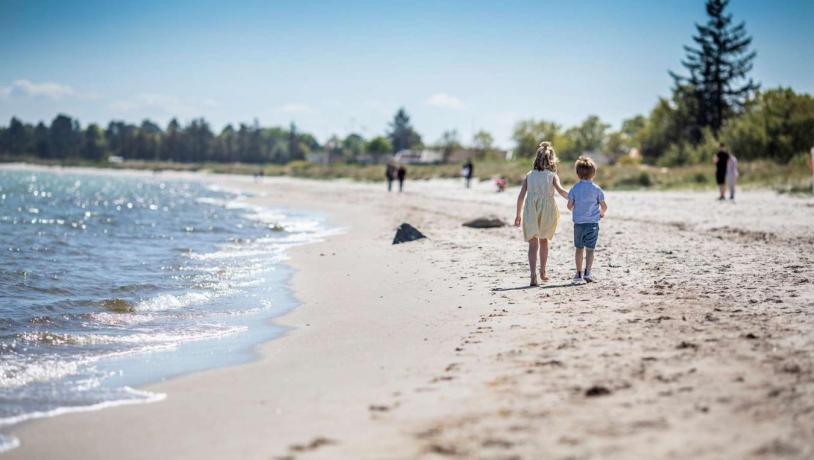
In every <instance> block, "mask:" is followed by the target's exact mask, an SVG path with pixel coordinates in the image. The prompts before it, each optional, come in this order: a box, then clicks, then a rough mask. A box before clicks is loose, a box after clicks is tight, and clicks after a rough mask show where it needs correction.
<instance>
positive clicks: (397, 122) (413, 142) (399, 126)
mask: <svg viewBox="0 0 814 460" xmlns="http://www.w3.org/2000/svg"><path fill="white" fill-rule="evenodd" d="M387 137H389V138H390V143H391V144H392V145H393V151H394V152H396V153H398V152H399V151H401V150H404V149H409V148H412V147H416V146H419V145H421V136H419V135H418V133H417V132H415V130H414V129H413V127H412V126H411V125H410V116H409V115H407V112H406V111H405V110H404V109H403V108H401V109H399V110H398V112H396V115H395V116H394V117H393V121H392V122H390V132H389V133H388V134H387Z"/></svg>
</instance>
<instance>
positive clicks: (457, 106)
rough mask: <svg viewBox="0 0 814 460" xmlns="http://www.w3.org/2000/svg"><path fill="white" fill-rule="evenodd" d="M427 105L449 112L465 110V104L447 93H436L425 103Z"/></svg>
mask: <svg viewBox="0 0 814 460" xmlns="http://www.w3.org/2000/svg"><path fill="white" fill-rule="evenodd" d="M424 102H425V103H426V104H427V105H430V106H433V107H438V108H440V109H448V110H463V108H464V103H463V101H461V100H460V99H458V98H457V97H455V96H452V95H449V94H447V93H435V94H433V95H432V96H430V97H428V98H427V100H426V101H424Z"/></svg>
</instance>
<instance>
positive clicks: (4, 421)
mask: <svg viewBox="0 0 814 460" xmlns="http://www.w3.org/2000/svg"><path fill="white" fill-rule="evenodd" d="M122 390H123V391H124V392H125V393H128V394H130V395H132V396H133V398H132V399H118V400H112V401H102V402H99V403H95V404H88V405H85V406H66V407H57V408H54V409H50V410H46V411H36V412H27V413H25V414H20V415H14V416H11V417H3V418H0V426H9V425H16V424H18V423H20V422H24V421H26V420H32V419H35V418H44V417H55V416H57V415H62V414H69V413H72V412H90V411H95V410H99V409H105V408H108V407H116V406H125V405H129V404H146V403H152V402H158V401H162V400H164V399H166V398H167V395H166V394H165V393H152V392H149V391H144V390H136V389H135V388H131V387H127V386H126V387H122Z"/></svg>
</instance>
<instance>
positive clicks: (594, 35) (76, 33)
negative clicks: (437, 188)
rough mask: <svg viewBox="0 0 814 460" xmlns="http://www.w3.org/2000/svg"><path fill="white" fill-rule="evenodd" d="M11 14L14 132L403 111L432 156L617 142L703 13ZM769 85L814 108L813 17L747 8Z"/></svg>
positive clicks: (625, 5)
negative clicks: (64, 124) (522, 136)
mask: <svg viewBox="0 0 814 460" xmlns="http://www.w3.org/2000/svg"><path fill="white" fill-rule="evenodd" d="M231 3H233V4H230V2H207V1H198V2H186V1H171V2H165V1H151V0H146V1H140V2H112V1H111V2H99V1H88V2H69V1H25V0H23V1H6V0H0V62H2V65H0V123H2V124H7V123H8V121H7V120H8V119H9V118H10V117H11V116H12V115H16V116H18V117H21V118H22V119H24V120H26V121H32V122H33V121H38V120H41V119H44V120H50V119H51V118H53V116H54V115H55V114H56V113H58V112H62V113H67V114H70V115H73V116H75V117H77V118H79V120H80V121H81V122H82V123H83V125H85V124H87V123H89V122H98V123H106V122H107V121H109V120H111V119H123V120H128V121H134V122H138V121H140V120H142V119H144V118H150V119H153V120H155V121H157V122H160V123H161V124H162V125H163V124H165V123H166V122H167V121H168V120H169V119H170V118H172V117H173V116H175V117H178V118H179V119H180V120H182V121H188V120H190V119H192V118H193V117H197V116H204V117H205V118H206V119H207V120H209V121H210V122H211V123H212V125H213V128H214V129H215V130H219V129H220V128H221V127H222V126H224V125H225V124H226V123H238V122H251V121H252V120H253V119H255V118H257V119H258V120H259V122H260V123H261V124H262V125H287V124H288V123H289V122H291V121H295V122H296V123H297V124H298V125H299V126H300V128H301V129H302V130H306V131H310V132H313V133H315V134H316V135H317V136H318V137H319V138H320V140H325V139H326V138H327V137H328V136H330V135H331V134H332V133H336V134H339V135H346V134H348V133H349V132H351V131H356V132H360V133H362V134H363V135H365V136H366V137H367V136H373V135H376V134H380V133H383V132H384V131H385V130H386V129H387V123H388V121H389V120H390V119H391V118H392V115H393V113H394V112H395V111H396V109H397V108H398V107H400V106H403V107H405V108H406V109H407V111H408V113H409V114H410V115H411V116H412V119H413V122H414V125H415V126H416V128H417V129H418V130H419V132H420V133H421V134H422V135H423V137H424V139H425V141H429V142H432V141H435V140H437V139H438V138H439V137H440V135H441V133H442V132H443V131H444V130H447V129H457V130H458V132H459V133H460V135H461V138H462V139H463V140H464V141H468V140H469V139H470V138H471V134H472V132H473V130H478V129H486V130H487V131H490V132H492V133H493V134H494V136H495V138H496V139H497V140H498V143H499V144H501V145H504V146H508V145H510V141H509V136H510V134H511V128H512V126H513V124H514V123H515V122H516V121H518V120H520V119H523V118H529V117H535V118H545V119H548V120H554V121H556V122H559V123H562V124H564V125H572V124H576V123H578V122H579V121H580V120H582V119H584V118H585V117H586V116H587V115H589V114H597V115H599V116H600V117H601V118H603V119H604V120H606V121H608V122H610V123H612V124H613V125H614V126H618V124H619V123H620V122H621V120H623V119H625V118H627V117H630V116H632V115H635V114H637V113H645V112H647V111H648V110H649V109H650V108H651V107H652V106H653V105H654V104H655V102H656V99H657V97H659V96H664V95H667V94H669V88H670V86H671V84H672V82H671V79H670V77H669V76H668V74H667V70H668V69H673V70H681V69H680V65H679V61H680V59H681V58H682V56H683V51H682V45H683V44H687V43H690V37H691V35H692V34H693V32H694V27H693V23H694V22H697V21H703V20H704V7H703V1H702V0H694V1H672V2H667V1H634V0H616V1H598V0H597V1H570V2H566V1H561V2H548V1H507V2H492V1H433V2H421V1H404V2H400V1H381V2H372V1H370V2H368V1H357V2H338V1H287V2H271V1H258V2H251V1H241V2H231ZM730 12H732V13H733V14H734V15H735V19H736V20H744V21H746V25H747V30H748V31H749V32H750V33H751V34H752V35H753V36H754V48H755V49H756V50H757V51H758V58H757V60H756V62H755V70H754V72H753V76H754V77H755V78H756V79H757V80H759V81H760V82H761V83H762V84H763V87H764V88H769V87H775V86H778V85H783V86H791V87H792V88H794V89H795V90H798V91H803V92H808V93H814V51H812V44H814V28H812V26H811V24H812V23H814V2H812V1H810V0H802V1H793V0H786V1H783V2H773V1H769V0H765V1H757V0H733V1H732V3H731V5H730Z"/></svg>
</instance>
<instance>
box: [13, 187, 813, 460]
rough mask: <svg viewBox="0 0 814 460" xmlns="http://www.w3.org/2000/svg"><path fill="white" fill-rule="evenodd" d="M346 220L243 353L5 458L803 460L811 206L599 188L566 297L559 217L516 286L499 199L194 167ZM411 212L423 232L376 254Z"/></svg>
mask: <svg viewBox="0 0 814 460" xmlns="http://www.w3.org/2000/svg"><path fill="white" fill-rule="evenodd" d="M204 180H208V181H213V182H217V183H219V184H223V185H226V186H231V187H237V188H242V189H245V190H249V191H253V192H255V193H258V195H257V196H255V197H254V198H252V200H254V201H256V202H258V203H264V204H268V205H287V206H291V207H296V208H309V209H316V210H322V211H327V212H329V213H330V215H331V216H332V219H333V223H334V224H337V225H341V226H343V227H345V228H346V231H345V232H344V233H343V234H341V235H339V236H336V237H332V238H330V240H328V241H325V242H322V243H318V244H314V245H310V246H303V247H299V248H296V249H295V250H294V251H293V252H292V259H291V261H290V262H291V264H292V265H293V266H294V267H295V268H296V269H297V272H296V275H295V276H294V280H293V287H294V291H295V294H296V296H297V297H298V298H299V299H300V300H301V301H302V305H301V306H299V307H298V308H296V309H295V310H294V311H293V312H292V313H290V314H288V315H286V316H284V317H282V318H279V319H278V320H277V322H278V323H282V324H286V325H290V326H292V328H293V329H292V330H291V331H290V332H289V333H288V334H287V335H286V336H284V337H282V338H279V339H276V340H273V341H271V342H268V343H266V344H263V345H262V346H261V347H259V353H260V358H259V359H258V360H257V361H255V362H253V363H250V364H246V365H240V366H236V367H230V368H223V369H215V370H210V371H206V372H201V373H197V374H193V375H189V376H184V377H180V378H177V379H173V380H170V381H167V382H161V383H158V384H154V385H151V386H148V387H147V389H150V390H154V391H159V392H163V393H166V394H167V399H166V400H165V401H163V402H159V403H154V404H146V405H137V406H124V407H118V408H113V409H108V410H103V411H99V412H94V413H77V414H69V415H64V416H60V417H56V418H53V419H48V420H39V421H35V422H32V423H29V424H26V425H24V426H22V427H20V428H18V429H17V430H15V432H14V434H15V435H17V436H18V437H19V438H20V440H21V442H22V447H20V448H18V449H16V450H13V451H11V452H9V453H8V454H7V455H6V457H7V458H9V459H17V458H27V459H51V458H63V459H96V458H99V459H102V458H116V459H117V460H122V459H143V458H188V459H224V458H245V459H274V458H297V459H300V458H302V459H312V458H323V459H344V458H348V459H357V458H361V459H367V458H370V459H378V458H397V459H401V458H407V459H409V458H455V457H460V458H484V459H486V458H489V459H513V458H517V459H520V458H523V459H544V458H554V459H565V458H573V459H582V458H611V459H616V458H620V459H621V458H701V459H707V458H708V459H717V458H800V459H802V458H813V457H814V359H812V357H813V356H814V305H812V303H814V281H813V280H814V276H813V275H814V269H812V262H814V233H813V232H812V228H814V200H812V199H810V198H808V199H804V198H795V197H789V196H781V195H777V194H775V193H772V192H768V191H760V192H745V193H742V194H741V196H740V198H739V200H738V202H737V203H736V204H733V203H729V202H725V203H719V202H716V201H715V200H714V193H713V192H707V193H698V192H611V193H608V194H607V197H608V203H609V206H610V210H609V214H608V217H607V218H606V219H605V221H604V222H603V224H602V227H601V232H600V240H599V241H600V242H599V248H598V251H597V262H596V268H595V274H596V275H597V276H598V277H599V278H600V282H598V283H594V284H591V285H585V286H578V287H572V286H569V285H568V281H569V280H570V277H571V274H572V273H571V267H572V257H573V252H572V248H571V237H570V236H571V228H572V227H571V224H570V215H569V214H568V212H567V211H565V209H564V205H563V204H564V203H563V202H562V201H561V200H558V202H559V203H560V205H561V209H562V223H561V225H560V228H559V230H558V234H557V235H556V237H555V239H554V241H553V243H552V247H551V257H550V261H549V271H550V274H551V280H550V281H549V282H548V284H546V285H544V286H542V287H541V288H533V289H527V288H525V285H526V284H527V282H528V269H527V266H526V261H525V257H526V255H525V253H526V244H525V243H524V242H523V241H522V238H521V236H520V230H518V229H516V228H512V227H506V228H500V229H489V230H476V229H470V228H465V227H462V226H461V222H463V221H464V220H468V219H470V218H473V217H478V216H482V215H488V214H494V215H498V216H501V217H502V218H504V220H507V221H508V220H510V219H511V218H513V213H514V210H513V203H514V199H515V197H516V194H515V193H516V190H510V191H509V192H508V193H506V194H496V193H494V192H493V191H492V187H491V184H488V183H481V184H477V185H476V187H475V188H474V189H472V190H464V189H463V188H462V185H461V184H460V183H459V182H455V181H432V182H421V183H411V182H408V184H407V192H406V193H404V194H401V195H399V194H396V193H393V194H389V195H388V194H386V193H385V192H384V191H383V188H384V187H383V185H381V184H376V185H373V184H357V183H350V182H344V181H331V182H315V181H305V180H294V179H277V178H267V179H264V180H263V181H261V182H260V183H255V182H253V181H252V180H251V178H244V177H226V176H208V177H204ZM401 222H410V223H412V224H413V225H415V226H417V227H418V228H419V229H420V230H422V231H423V232H425V233H426V234H427V235H428V237H429V238H428V239H425V240H420V241H416V242H412V243H408V244H402V245H396V246H392V245H391V244H390V242H391V240H392V238H393V230H394V229H395V227H396V226H397V225H398V224H400V223H401Z"/></svg>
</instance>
